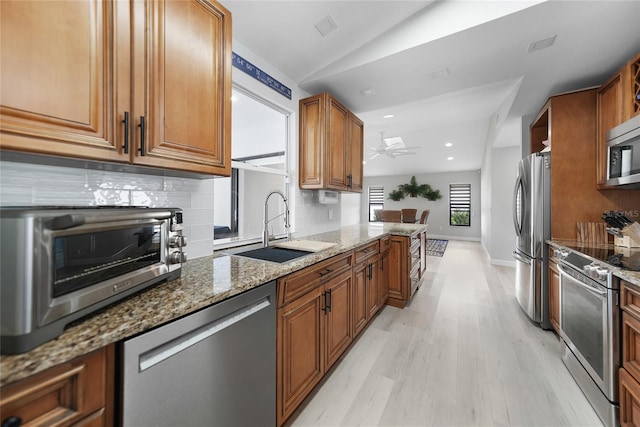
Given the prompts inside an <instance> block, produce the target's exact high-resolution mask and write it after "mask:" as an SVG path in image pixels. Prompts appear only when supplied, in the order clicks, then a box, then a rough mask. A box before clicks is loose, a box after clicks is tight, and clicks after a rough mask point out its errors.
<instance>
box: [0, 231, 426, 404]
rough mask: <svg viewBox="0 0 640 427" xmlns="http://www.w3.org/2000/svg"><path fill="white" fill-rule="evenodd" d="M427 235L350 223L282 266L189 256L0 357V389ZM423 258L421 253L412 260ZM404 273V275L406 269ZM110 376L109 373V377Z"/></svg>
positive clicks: (408, 247) (319, 237)
mask: <svg viewBox="0 0 640 427" xmlns="http://www.w3.org/2000/svg"><path fill="white" fill-rule="evenodd" d="M425 234H426V226H425V225H414V224H394V223H385V224H372V225H354V226H350V227H344V228H341V229H339V230H336V231H332V232H327V233H322V234H317V235H312V236H305V237H304V238H305V239H306V240H315V241H319V242H327V243H333V244H334V246H331V247H330V248H328V249H325V250H322V251H320V252H317V253H312V254H310V255H308V256H305V257H302V258H299V259H296V260H294V261H290V262H286V263H282V264H276V263H271V262H264V261H258V260H253V259H248V258H244V257H239V256H229V255H221V254H214V255H211V256H207V257H203V258H197V259H194V260H190V261H189V262H188V263H187V264H186V265H185V267H184V268H183V272H182V277H181V278H180V279H177V280H174V281H171V282H168V283H162V284H159V285H157V286H154V287H152V288H150V289H148V290H145V291H142V292H140V293H137V294H135V295H133V296H131V297H129V298H127V299H126V300H124V301H122V302H119V303H117V304H113V305H112V306H109V307H107V308H105V309H103V310H101V311H99V312H98V313H95V314H93V315H91V316H88V317H86V318H84V319H81V320H79V321H77V322H75V323H73V324H72V325H70V326H69V327H68V328H67V330H66V331H65V332H64V333H63V334H62V335H61V336H60V337H58V338H57V339H54V340H52V341H50V342H47V343H45V344H43V345H41V346H40V347H38V348H36V349H34V350H32V351H30V352H28V353H24V354H20V355H15V356H2V357H1V358H0V385H2V386H3V388H5V386H7V385H13V384H14V383H16V382H17V381H19V380H24V379H27V378H28V377H30V376H32V375H34V374H37V373H40V372H42V371H45V370H47V369H48V368H52V367H55V366H58V365H60V364H63V363H67V362H69V361H72V360H74V359H75V358H77V357H80V356H84V355H87V354H89V353H91V352H94V351H96V350H99V349H102V348H104V347H105V346H109V345H110V344H113V343H116V342H119V341H121V340H124V339H126V338H128V337H131V336H134V335H138V334H140V333H143V332H146V331H149V330H151V329H153V328H155V327H157V326H160V325H163V324H167V323H169V322H172V321H174V320H176V319H178V318H181V317H184V316H186V315H188V314H190V313H193V312H196V311H199V310H201V309H203V308H206V307H208V306H211V305H214V304H216V303H218V302H222V301H224V300H226V299H228V298H230V297H232V296H234V295H238V294H241V293H243V292H245V291H248V290H250V289H253V288H255V287H258V286H260V285H262V284H264V283H267V282H269V281H273V280H275V279H278V278H282V277H284V276H287V275H290V274H291V273H294V272H297V271H300V270H302V269H305V268H306V267H312V266H314V265H316V264H318V263H321V262H323V261H325V260H329V259H330V258H332V257H335V258H336V259H337V258H340V257H342V256H345V255H347V254H355V255H354V256H353V258H354V259H355V260H356V261H358V260H359V259H360V258H359V255H358V253H359V252H358V251H359V250H362V248H365V250H363V252H365V253H368V251H366V248H369V247H370V246H371V245H372V244H374V243H375V244H376V245H377V244H378V242H379V241H380V240H385V239H389V238H390V239H392V240H393V239H397V240H398V241H404V240H406V243H407V245H406V251H404V252H402V253H404V254H405V255H406V256H407V257H408V258H409V257H411V256H412V252H413V251H412V246H415V244H414V245H412V244H411V243H412V242H413V241H415V240H418V241H423V239H424V238H425ZM402 239H404V240H402ZM382 246H384V244H383V245H381V249H380V251H381V252H382ZM422 247H424V246H423V245H422ZM423 254H424V252H423ZM368 256H369V255H368ZM375 256H377V254H376V255H375ZM413 256H414V257H415V255H413ZM421 258H423V256H419V257H418V258H416V259H421ZM409 262H410V263H409V264H408V266H409V267H411V260H409ZM390 265H391V264H390ZM354 266H355V264H354ZM369 269H371V267H369ZM349 271H351V270H349ZM406 273H407V278H408V277H409V276H408V274H409V272H406ZM370 274H371V272H370ZM354 277H355V269H354ZM354 281H355V279H354ZM420 281H421V280H420ZM409 286H412V284H410V285H409ZM278 298H280V296H279V297H278ZM274 338H275V337H274ZM345 348H346V347H345ZM113 374H114V373H107V376H109V375H113ZM5 390H6V389H5ZM5 390H3V391H5ZM3 394H4V393H3Z"/></svg>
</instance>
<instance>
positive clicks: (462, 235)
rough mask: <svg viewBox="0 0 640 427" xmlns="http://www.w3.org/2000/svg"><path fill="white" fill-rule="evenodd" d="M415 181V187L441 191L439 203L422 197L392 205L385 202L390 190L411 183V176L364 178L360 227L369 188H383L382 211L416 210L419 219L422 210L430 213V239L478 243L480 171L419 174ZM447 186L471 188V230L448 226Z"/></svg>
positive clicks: (365, 215)
mask: <svg viewBox="0 0 640 427" xmlns="http://www.w3.org/2000/svg"><path fill="white" fill-rule="evenodd" d="M415 177H416V181H417V182H418V184H429V185H430V186H431V187H432V188H433V189H434V190H440V194H441V195H442V199H440V200H436V201H429V200H427V199H425V198H423V197H405V198H404V199H402V200H400V201H398V202H395V201H393V200H391V199H389V198H388V195H389V193H390V192H391V191H392V190H395V189H397V188H398V185H400V184H406V183H408V182H409V180H410V179H411V175H394V176H376V177H365V178H364V186H363V196H362V201H361V209H362V210H361V217H360V221H361V222H362V223H367V221H368V218H367V214H368V189H369V187H370V186H378V185H382V186H383V187H384V193H385V200H384V208H385V209H402V208H416V209H417V210H418V215H420V213H422V211H423V210H424V209H429V210H430V211H431V212H430V214H429V219H428V221H427V224H428V226H429V228H428V231H427V234H428V236H429V237H434V238H438V237H440V238H445V239H463V240H480V221H481V205H480V201H481V197H480V171H468V172H447V173H431V174H418V175H416V176H415ZM449 184H471V226H470V227H460V226H450V225H449Z"/></svg>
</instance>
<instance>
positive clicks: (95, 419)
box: [0, 346, 113, 426]
mask: <svg viewBox="0 0 640 427" xmlns="http://www.w3.org/2000/svg"><path fill="white" fill-rule="evenodd" d="M112 351H113V346H109V347H106V348H103V349H100V350H97V351H95V352H93V353H90V354H89V355H87V356H82V357H79V358H77V359H74V360H72V361H71V362H68V363H65V364H62V365H60V366H56V367H54V368H51V369H48V370H47V371H44V372H42V373H40V374H37V375H34V376H33V377H30V378H27V379H26V380H23V381H20V382H18V383H16V384H13V385H9V386H7V387H4V388H3V389H2V397H1V399H0V412H2V419H3V420H4V419H7V418H9V417H18V418H21V419H22V422H23V423H25V424H28V425H48V426H62V425H65V426H66V425H71V424H78V423H79V424H82V425H96V426H100V425H107V419H108V418H107V416H108V412H107V410H106V409H105V407H106V406H107V402H108V401H109V398H108V395H107V393H109V392H110V391H108V390H107V388H108V387H107V384H108V383H110V380H109V378H107V376H108V375H110V374H112V372H111V370H110V368H109V366H110V365H109V364H108V360H109V361H110V360H112V353H111V352H112ZM108 352H109V353H108ZM108 354H109V355H108ZM30 423H32V424H30Z"/></svg>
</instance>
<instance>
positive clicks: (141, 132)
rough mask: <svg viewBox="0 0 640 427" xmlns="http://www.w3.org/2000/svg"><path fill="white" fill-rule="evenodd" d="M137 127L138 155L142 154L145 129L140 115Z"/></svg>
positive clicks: (142, 117)
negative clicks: (138, 130)
mask: <svg viewBox="0 0 640 427" xmlns="http://www.w3.org/2000/svg"><path fill="white" fill-rule="evenodd" d="M138 127H139V128H140V148H139V149H138V151H140V155H141V156H144V155H145V154H144V131H145V123H144V116H140V124H139V125H138Z"/></svg>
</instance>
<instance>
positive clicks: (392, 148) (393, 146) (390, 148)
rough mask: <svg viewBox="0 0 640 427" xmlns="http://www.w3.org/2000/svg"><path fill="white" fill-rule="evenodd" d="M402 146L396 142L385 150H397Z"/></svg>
mask: <svg viewBox="0 0 640 427" xmlns="http://www.w3.org/2000/svg"><path fill="white" fill-rule="evenodd" d="M401 145H402V144H401V143H399V142H396V143H395V144H391V145H389V146H387V147H385V148H384V149H385V150H395V149H396V147H399V146H401ZM403 148H404V147H403Z"/></svg>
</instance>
